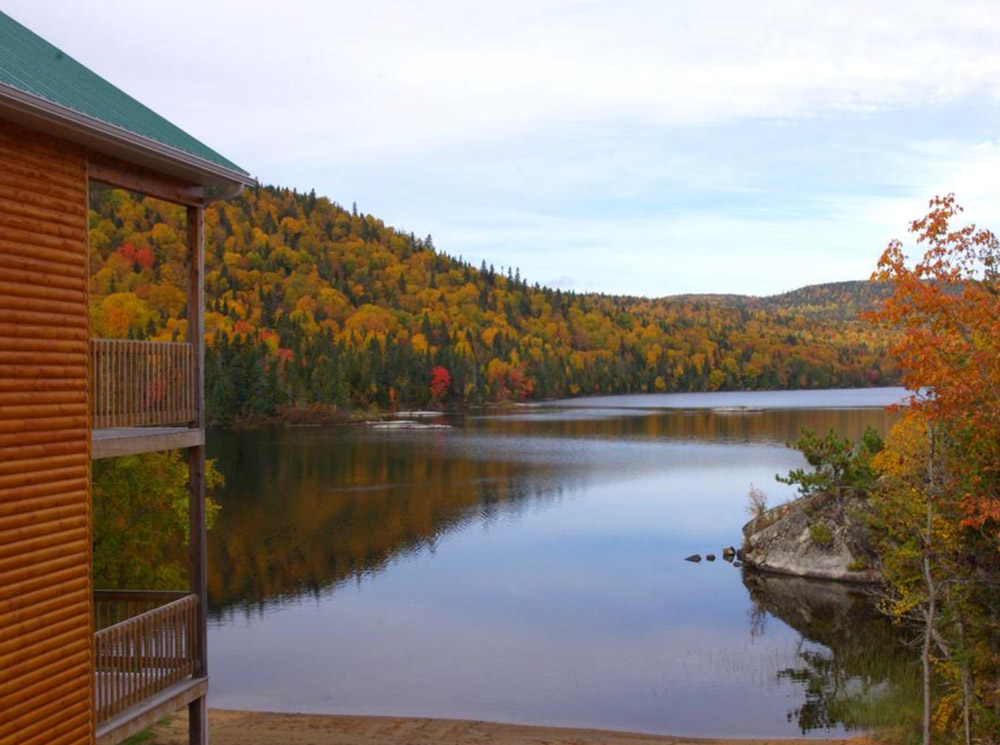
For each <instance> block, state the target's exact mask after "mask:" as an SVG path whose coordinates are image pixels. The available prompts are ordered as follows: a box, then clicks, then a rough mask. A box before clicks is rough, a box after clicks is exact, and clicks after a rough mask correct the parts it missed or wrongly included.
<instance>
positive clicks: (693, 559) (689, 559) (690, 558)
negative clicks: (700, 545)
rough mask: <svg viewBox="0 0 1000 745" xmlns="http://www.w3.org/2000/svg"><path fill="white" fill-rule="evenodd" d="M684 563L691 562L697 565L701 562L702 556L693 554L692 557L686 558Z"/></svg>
mask: <svg viewBox="0 0 1000 745" xmlns="http://www.w3.org/2000/svg"><path fill="white" fill-rule="evenodd" d="M684 561H690V562H694V563H695V564H697V563H698V562H699V561H701V556H699V555H698V554H691V555H690V556H685V557H684Z"/></svg>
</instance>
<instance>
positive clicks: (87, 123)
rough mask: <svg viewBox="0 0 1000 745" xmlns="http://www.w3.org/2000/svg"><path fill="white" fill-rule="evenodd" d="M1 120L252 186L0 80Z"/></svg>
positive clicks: (187, 174) (140, 161)
mask: <svg viewBox="0 0 1000 745" xmlns="http://www.w3.org/2000/svg"><path fill="white" fill-rule="evenodd" d="M0 118H4V119H9V120H11V121H14V122H16V123H17V124H21V125H23V126H26V127H30V128H31V129H37V130H39V131H42V132H45V133H46V134H51V135H53V136H56V137H61V138H62V139H65V140H69V141H71V142H76V143H78V144H80V145H84V146H85V147H87V148H90V149H92V150H94V151H96V152H99V153H103V154H105V155H110V156H112V157H114V158H119V159H121V160H124V161H126V162H129V163H134V164H135V165H139V166H143V167H145V168H149V169H151V170H153V171H155V172H157V173H163V174H167V175H169V176H174V177H175V178H179V179H183V180H185V181H189V182H191V183H195V184H200V185H202V186H218V187H224V188H225V187H230V186H254V185H255V184H256V181H255V180H254V178H253V177H252V176H250V175H249V174H246V173H243V172H241V171H235V170H233V169H231V168H226V167H225V166H223V165H220V164H218V163H213V162H211V161H208V160H205V159H204V158H199V157H198V156H196V155H192V154H191V153H188V152H185V151H183V150H179V149H177V148H175V147H170V146H169V145H164V144H163V143H162V142H157V141H156V140H151V139H149V138H148V137H143V136H142V135H138V134H136V133H134V132H130V131H128V130H127V129H122V128H121V127H116V126H114V125H113V124H108V123H107V122H103V121H101V120H100V119H95V118H93V117H91V116H87V115H86V114H81V113H80V112H79V111H75V110H73V109H70V108H67V107H65V106H60V105H59V104H56V103H53V102H51V101H49V100H47V99H45V98H41V97H40V96H35V95H33V94H31V93H26V92H24V91H22V90H20V89H18V88H14V87H13V86H10V85H6V84H4V83H0Z"/></svg>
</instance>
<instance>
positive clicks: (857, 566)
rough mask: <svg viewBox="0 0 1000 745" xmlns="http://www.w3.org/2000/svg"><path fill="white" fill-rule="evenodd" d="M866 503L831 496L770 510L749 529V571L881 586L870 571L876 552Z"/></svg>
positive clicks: (746, 551) (746, 527)
mask: <svg viewBox="0 0 1000 745" xmlns="http://www.w3.org/2000/svg"><path fill="white" fill-rule="evenodd" d="M865 509H866V505H865V502H864V500H863V499H860V498H843V499H841V498H835V497H832V496H828V495H825V494H822V495H815V496H811V497H808V498H803V499H798V500H795V501H793V502H789V503H787V504H783V505H779V506H778V507H775V508H773V509H771V510H768V511H767V512H765V513H764V514H763V515H761V516H759V517H757V518H756V519H754V520H751V521H750V522H748V523H747V524H746V525H744V526H743V556H742V557H741V556H739V554H737V557H738V558H740V559H741V560H742V561H743V562H744V563H745V564H746V565H747V566H750V567H754V568H756V569H762V570H765V571H769V572H777V573H780V574H791V575H795V576H797V577H815V578H817V579H835V580H841V581H848V582H877V581H879V580H880V575H879V573H878V572H877V571H875V570H873V569H869V568H867V567H868V566H869V565H870V563H871V554H872V548H871V544H870V542H869V538H868V524H867V522H866V521H865V519H864V510H865Z"/></svg>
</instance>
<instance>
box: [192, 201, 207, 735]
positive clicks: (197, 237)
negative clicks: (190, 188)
mask: <svg viewBox="0 0 1000 745" xmlns="http://www.w3.org/2000/svg"><path fill="white" fill-rule="evenodd" d="M187 243H188V298H187V300H188V305H187V335H188V342H190V343H191V344H192V345H193V346H194V365H193V367H194V370H193V371H192V376H193V377H192V381H191V388H192V391H193V394H194V409H195V426H196V427H197V428H198V429H199V431H202V432H204V427H205V385H204V372H203V371H204V367H205V333H204V327H205V326H204V317H205V287H204V276H205V208H204V207H202V206H189V207H188V208H187ZM188 519H189V521H190V522H189V536H190V539H189V541H188V554H189V556H188V566H189V569H190V581H191V591H192V592H194V593H195V594H196V595H197V596H198V600H199V602H198V611H197V618H196V621H195V624H196V625H195V668H194V674H195V676H196V677H204V678H207V677H208V644H207V641H208V572H207V571H206V555H207V553H208V551H207V536H206V525H205V447H204V445H199V446H198V447H194V448H191V449H190V450H188ZM188 743H189V745H208V708H207V701H206V699H205V697H204V696H201V697H199V698H197V699H195V700H193V701H191V702H190V703H189V704H188Z"/></svg>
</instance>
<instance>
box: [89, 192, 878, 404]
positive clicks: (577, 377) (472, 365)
mask: <svg viewBox="0 0 1000 745" xmlns="http://www.w3.org/2000/svg"><path fill="white" fill-rule="evenodd" d="M205 225H206V271H205V287H206V299H205V302H206V317H205V330H206V340H207V343H208V351H207V357H206V378H207V380H206V399H207V406H208V411H209V416H210V418H211V419H212V420H214V421H216V422H222V423H226V422H234V421H237V420H244V419H248V418H255V417H271V416H274V415H275V414H276V413H279V412H280V411H282V410H284V409H286V408H306V407H310V406H314V405H322V406H327V407H331V408H334V407H335V408H337V409H341V410H351V409H369V408H378V409H393V408H399V407H414V406H427V405H441V406H447V405H467V404H479V403H485V402H490V401H504V400H526V399H543V398H552V397H563V396H575V395H590V394H608V393H631V392H665V391H712V390H735V389H740V390H747V389H775V388H827V387H848V386H867V385H884V384H891V383H894V382H896V380H897V376H896V372H895V369H894V367H893V366H892V364H891V363H890V362H889V361H888V360H887V358H886V354H885V350H886V347H887V334H886V332H884V331H882V330H878V329H873V328H872V327H871V326H869V325H868V324H867V323H865V322H863V321H859V320H858V319H857V312H858V311H859V310H868V309H872V308H873V307H875V306H876V305H877V303H878V301H879V299H880V292H882V288H880V287H878V286H876V285H871V284H869V283H867V282H844V283H838V284H830V285H818V286H814V287H808V288H803V289H801V290H797V291H794V292H790V293H786V294H784V295H778V296H774V297H770V298H753V297H744V296H715V295H684V296H675V297H666V298H661V299H648V298H635V297H618V296H610V295H601V294H578V293H573V292H563V291H561V290H559V289H551V288H547V287H542V286H540V285H538V284H537V283H536V284H529V283H528V281H527V280H525V279H524V278H522V277H521V275H520V272H519V271H518V270H516V269H512V268H506V269H504V268H501V269H500V270H497V269H496V268H495V267H494V266H487V265H486V264H485V263H483V264H481V265H480V266H479V267H475V266H472V265H471V264H470V263H469V262H467V261H464V260H463V259H461V258H456V257H453V256H450V255H448V254H446V253H444V252H442V251H440V250H438V249H437V248H435V246H434V242H433V239H432V238H431V237H430V236H426V237H424V238H417V237H416V236H415V235H414V234H413V233H406V232H403V231H400V230H395V229H393V228H389V227H387V226H386V225H384V224H383V222H382V221H380V220H378V219H377V218H375V217H373V216H371V215H366V214H362V213H359V212H358V210H357V209H356V208H355V209H352V210H350V211H348V210H346V209H344V208H342V207H340V206H338V205H337V204H335V203H333V202H331V201H330V200H328V199H326V198H323V197H318V196H316V194H315V193H314V192H310V193H308V194H303V193H297V192H295V191H292V190H288V189H280V188H274V187H261V188H255V189H250V190H248V191H246V192H245V193H244V194H243V195H241V196H240V197H238V198H236V199H234V200H231V201H228V202H219V203H215V204H212V205H210V206H209V207H208V208H207V209H206V215H205ZM184 236H185V230H184V213H183V210H182V208H179V207H176V206H174V205H170V204H168V203H165V202H161V201H158V200H155V199H151V198H144V197H138V196H134V195H131V194H129V193H127V192H124V191H119V190H95V191H94V192H93V193H92V197H91V211H90V252H91V255H90V267H91V324H92V332H93V334H94V335H95V336H99V337H108V338H134V339H158V340H171V339H183V338H184V334H185V329H186V322H185V319H184V314H185V288H186V276H187V268H186V266H185V261H186V249H185V245H184V240H185V238H184ZM444 381H447V382H446V383H445V382H444Z"/></svg>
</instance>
